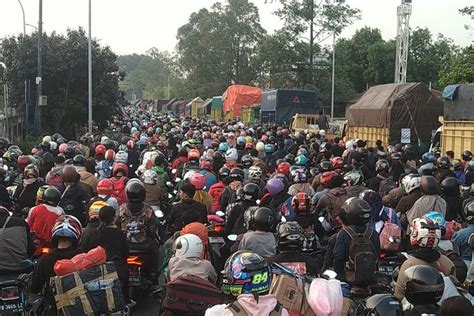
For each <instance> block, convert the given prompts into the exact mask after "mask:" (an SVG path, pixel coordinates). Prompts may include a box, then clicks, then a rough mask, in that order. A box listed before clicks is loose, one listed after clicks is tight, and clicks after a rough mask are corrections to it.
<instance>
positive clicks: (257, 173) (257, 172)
mask: <svg viewBox="0 0 474 316" xmlns="http://www.w3.org/2000/svg"><path fill="white" fill-rule="evenodd" d="M262 175H263V173H262V169H260V167H257V166H251V167H250V168H249V178H250V179H255V178H258V179H259V178H261V177H262Z"/></svg>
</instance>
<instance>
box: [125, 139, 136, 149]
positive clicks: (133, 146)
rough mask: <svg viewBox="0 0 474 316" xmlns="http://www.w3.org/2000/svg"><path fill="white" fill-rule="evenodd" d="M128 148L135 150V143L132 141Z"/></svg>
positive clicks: (128, 143)
mask: <svg viewBox="0 0 474 316" xmlns="http://www.w3.org/2000/svg"><path fill="white" fill-rule="evenodd" d="M127 148H128V149H130V150H132V149H134V148H135V142H134V141H133V140H131V139H130V140H129V141H128V142H127Z"/></svg>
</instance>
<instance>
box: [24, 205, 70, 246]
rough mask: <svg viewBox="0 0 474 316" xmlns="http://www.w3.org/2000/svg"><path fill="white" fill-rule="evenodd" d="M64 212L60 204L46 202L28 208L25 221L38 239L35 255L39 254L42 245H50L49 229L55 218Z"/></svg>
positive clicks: (51, 227)
mask: <svg viewBox="0 0 474 316" xmlns="http://www.w3.org/2000/svg"><path fill="white" fill-rule="evenodd" d="M64 214H65V213H64V210H63V209H62V208H61V207H60V206H57V207H54V206H50V205H46V204H40V205H38V206H35V207H33V208H32V209H31V210H30V213H29V214H28V218H27V219H26V221H27V222H28V225H29V226H30V230H31V231H32V232H35V234H36V239H37V241H38V248H37V249H36V252H35V255H40V254H41V248H42V247H51V230H52V229H53V226H54V223H55V222H56V219H57V218H58V217H59V216H61V215H64Z"/></svg>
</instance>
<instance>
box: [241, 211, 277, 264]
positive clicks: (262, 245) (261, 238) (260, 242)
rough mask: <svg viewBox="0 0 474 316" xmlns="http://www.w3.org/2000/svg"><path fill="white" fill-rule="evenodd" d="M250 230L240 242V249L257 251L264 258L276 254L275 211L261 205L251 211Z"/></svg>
mask: <svg viewBox="0 0 474 316" xmlns="http://www.w3.org/2000/svg"><path fill="white" fill-rule="evenodd" d="M248 222H249V224H248V227H249V230H248V231H247V232H246V233H245V234H244V235H243V237H242V239H241V240H240V243H239V247H238V249H239V250H248V251H252V252H255V253H257V254H259V255H260V256H262V257H263V258H268V257H271V256H274V255H275V254H276V241H275V237H274V235H273V231H274V229H275V225H276V217H275V212H274V211H273V210H271V209H269V208H268V207H260V208H258V209H257V210H255V211H254V212H250V218H249V220H248Z"/></svg>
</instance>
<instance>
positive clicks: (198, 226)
mask: <svg viewBox="0 0 474 316" xmlns="http://www.w3.org/2000/svg"><path fill="white" fill-rule="evenodd" d="M186 234H193V235H196V236H198V237H199V238H200V239H201V241H202V244H203V245H207V244H208V243H209V232H208V230H207V227H206V226H204V224H202V223H199V222H193V223H190V224H187V225H186V226H184V227H183V229H181V232H180V235H181V236H183V235H186Z"/></svg>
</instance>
